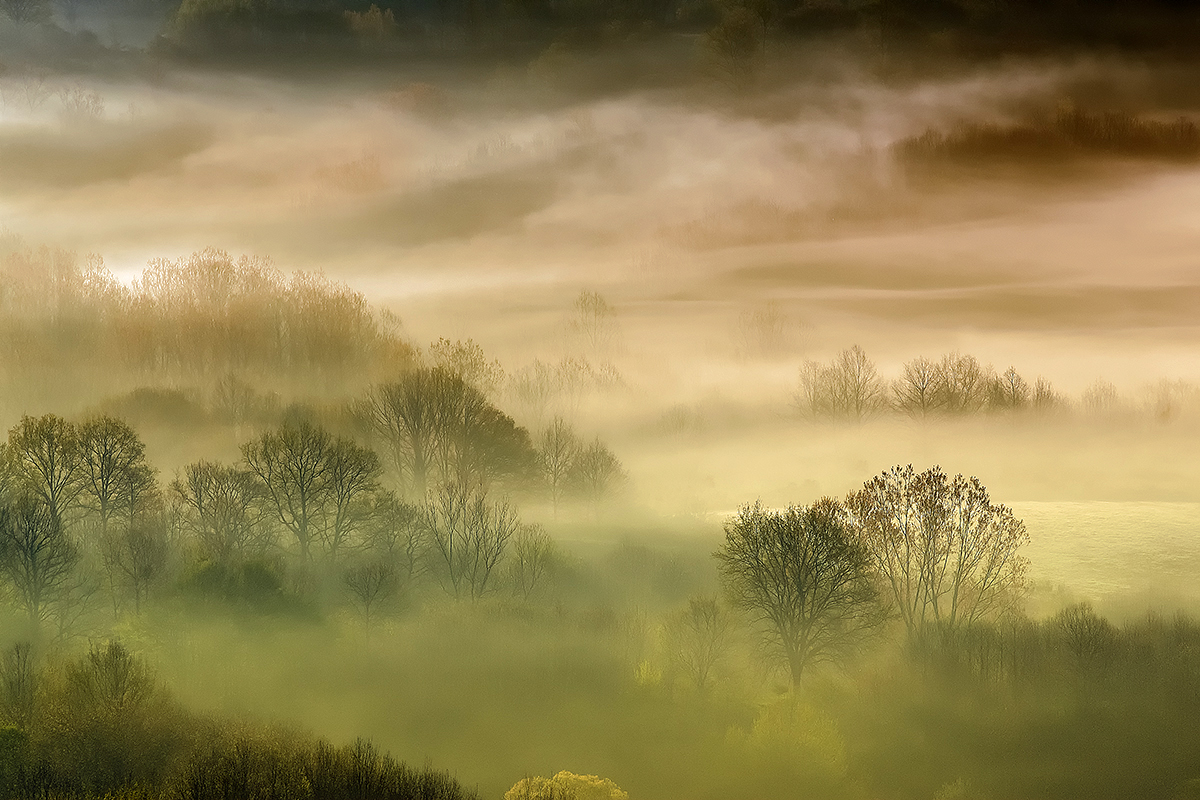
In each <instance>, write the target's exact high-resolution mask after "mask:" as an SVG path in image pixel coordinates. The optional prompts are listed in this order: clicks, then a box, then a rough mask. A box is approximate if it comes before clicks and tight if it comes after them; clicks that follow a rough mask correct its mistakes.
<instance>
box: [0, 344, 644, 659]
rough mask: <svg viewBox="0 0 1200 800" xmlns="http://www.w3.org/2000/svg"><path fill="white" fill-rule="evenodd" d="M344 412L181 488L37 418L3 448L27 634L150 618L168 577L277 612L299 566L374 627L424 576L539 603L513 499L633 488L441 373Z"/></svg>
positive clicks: (543, 538) (290, 428)
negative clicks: (98, 620) (337, 425)
mask: <svg viewBox="0 0 1200 800" xmlns="http://www.w3.org/2000/svg"><path fill="white" fill-rule="evenodd" d="M346 415H347V416H348V417H349V421H348V422H347V423H346V428H347V432H343V433H337V432H335V431H334V430H332V429H331V428H330V427H328V426H327V425H324V424H322V422H321V421H320V420H319V419H318V418H317V417H316V415H314V414H312V413H308V414H306V413H303V412H302V411H295V412H293V414H292V415H291V416H289V417H287V418H285V419H284V420H283V422H282V423H280V424H279V425H278V426H276V427H275V428H273V429H270V430H267V431H265V432H263V433H261V434H259V435H257V436H255V437H253V438H251V439H249V440H248V441H245V442H243V444H242V446H241V459H240V460H239V461H237V462H235V463H232V464H225V463H218V462H213V461H205V460H201V461H197V462H194V463H191V464H188V465H186V466H184V467H183V468H181V469H180V470H178V472H177V474H176V475H175V477H174V478H173V479H172V480H170V481H160V480H159V477H158V471H157V470H156V469H155V468H154V466H153V465H152V464H151V463H150V462H149V460H148V458H147V456H146V448H145V445H144V443H143V442H142V440H141V439H140V437H139V436H138V434H137V433H136V432H135V431H134V430H133V428H131V427H130V426H129V425H128V424H127V423H125V422H124V421H122V420H121V419H118V418H115V417H111V416H104V415H100V416H93V417H88V418H86V419H84V420H82V421H80V422H78V423H76V422H73V421H70V420H67V419H64V418H62V417H59V416H57V415H53V414H47V415H44V416H41V417H28V416H26V417H24V418H22V420H21V421H20V422H19V423H18V424H17V425H16V426H14V427H13V428H12V430H10V431H9V435H8V439H7V441H6V442H5V443H3V445H0V574H2V575H3V576H4V578H5V584H6V585H7V586H8V587H9V588H10V589H11V594H12V597H13V598H14V599H15V601H16V604H17V605H18V606H19V607H20V608H21V610H22V611H23V612H24V614H25V616H26V617H27V618H28V620H29V622H30V624H31V625H33V626H34V627H35V628H37V627H43V626H49V627H50V628H51V629H54V630H56V632H57V633H56V635H58V636H62V635H65V634H66V633H67V632H68V630H69V629H70V628H71V626H72V625H73V624H74V623H75V622H76V621H77V620H78V618H79V616H80V615H81V614H83V613H84V612H85V610H86V609H87V608H88V607H89V606H94V605H95V601H96V599H97V598H98V597H100V596H101V595H103V594H107V595H108V596H109V597H110V599H111V602H112V604H113V609H114V614H115V613H118V607H119V606H121V605H126V606H131V607H132V611H133V613H134V614H137V613H139V612H140V609H141V606H142V604H143V603H144V602H145V600H146V599H147V598H148V597H149V596H150V595H151V594H153V593H154V592H156V591H159V590H161V589H162V588H163V587H164V585H165V584H167V583H169V578H171V577H172V576H174V578H175V579H177V582H182V584H184V585H186V586H190V587H191V588H192V589H194V590H196V591H200V592H202V593H208V594H213V595H216V596H218V597H225V598H226V599H240V600H245V601H251V602H258V601H264V602H268V603H270V602H279V601H280V600H281V598H282V596H283V595H284V594H286V592H285V589H286V587H285V586H284V584H283V576H284V575H285V574H288V572H289V569H290V571H291V573H292V574H295V575H304V574H309V575H311V576H315V579H316V580H317V581H318V583H317V585H314V586H313V587H311V589H312V592H315V596H317V597H321V596H324V597H328V596H330V595H331V594H336V592H343V593H344V594H345V595H346V597H347V598H348V600H349V602H350V603H351V604H352V605H354V606H355V607H356V608H357V609H358V610H359V611H360V612H361V613H362V615H363V616H364V618H365V620H366V622H367V624H368V626H369V624H370V620H371V617H372V615H373V613H375V612H377V611H378V608H379V606H380V605H382V604H385V603H387V602H388V601H389V600H392V599H394V598H395V596H396V595H397V594H399V593H402V592H404V591H406V590H408V589H411V588H412V587H413V585H414V584H416V583H417V582H418V581H420V580H423V579H424V580H427V582H429V583H431V584H434V585H439V586H441V587H442V588H443V589H444V590H445V591H446V592H447V593H448V594H449V595H451V596H453V597H455V598H462V599H473V600H477V599H480V598H482V597H484V596H486V595H489V594H492V593H495V592H497V591H499V589H500V588H501V586H504V587H508V588H510V589H511V591H512V592H513V593H514V594H518V595H522V596H525V597H528V596H529V595H530V594H531V593H532V592H533V591H534V590H535V588H536V586H537V584H538V582H539V580H541V578H542V577H543V576H544V574H545V571H546V569H547V567H548V564H549V562H550V560H551V559H552V558H553V546H552V543H551V542H550V540H549V537H548V536H547V535H546V533H545V531H544V530H542V529H541V528H540V527H538V526H535V525H530V524H526V523H524V522H522V521H521V519H520V514H519V512H518V510H517V505H516V503H515V501H514V500H513V499H512V498H518V497H519V498H524V499H527V500H528V499H532V500H542V501H546V502H549V503H550V504H551V505H552V507H553V509H554V512H555V514H557V512H558V509H559V506H560V504H562V503H563V502H565V501H568V500H569V501H575V502H578V503H580V504H582V506H581V507H582V508H583V509H585V510H590V511H591V512H592V513H595V511H596V510H597V509H598V507H599V505H600V504H601V503H603V502H606V501H607V500H608V499H609V498H610V497H611V496H612V495H613V494H614V492H615V491H616V490H617V489H618V488H619V487H620V484H621V483H622V482H623V480H624V470H623V468H622V467H621V464H620V462H619V461H618V460H617V458H616V457H615V456H614V455H613V454H612V452H611V451H610V450H609V449H608V448H607V446H606V445H604V444H603V443H602V442H601V441H600V440H599V439H595V440H593V441H591V442H590V443H587V442H585V441H584V440H582V439H581V438H580V437H579V435H578V434H577V433H576V432H575V431H574V429H573V428H571V426H569V425H568V424H567V423H566V422H564V421H563V420H562V419H557V418H556V419H555V420H554V421H553V422H552V423H551V424H550V425H548V426H547V428H546V430H545V431H543V432H542V433H541V434H540V435H539V436H538V439H537V441H536V442H535V441H534V440H533V438H532V437H531V436H530V435H529V433H528V432H527V431H526V430H525V429H524V428H522V427H520V426H518V425H517V424H516V423H514V422H513V421H512V419H511V418H509V417H508V416H507V415H505V414H504V413H503V412H501V411H499V410H498V409H497V408H495V406H493V405H492V404H491V403H490V402H489V401H488V400H487V399H486V398H485V397H484V396H483V395H482V393H481V392H479V391H478V390H477V389H474V388H473V387H471V386H470V385H469V384H467V383H466V382H465V381H464V380H463V379H462V378H461V377H459V376H458V375H456V374H454V373H452V372H449V371H447V370H445V369H443V368H440V367H432V368H417V369H414V370H410V371H409V372H406V373H403V374H402V375H401V377H400V378H399V379H398V380H395V381H392V382H388V383H383V384H379V385H377V386H375V387H373V388H372V389H371V390H370V391H369V392H368V393H367V394H366V396H365V397H364V398H363V399H361V400H360V401H357V402H356V403H354V404H352V405H351V406H350V408H349V409H348V410H347V411H346ZM356 434H357V435H356ZM381 454H382V455H381Z"/></svg>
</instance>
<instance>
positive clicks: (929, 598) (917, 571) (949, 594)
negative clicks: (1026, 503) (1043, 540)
mask: <svg viewBox="0 0 1200 800" xmlns="http://www.w3.org/2000/svg"><path fill="white" fill-rule="evenodd" d="M846 504H847V507H848V508H849V509H850V511H851V514H852V515H853V520H854V525H855V528H856V530H857V535H858V536H859V538H860V540H861V542H862V543H863V545H864V546H865V548H866V550H867V552H868V553H869V554H870V556H871V559H872V561H873V563H874V566H875V569H876V570H877V571H878V572H879V574H880V575H881V576H882V578H883V580H884V581H885V582H886V584H887V585H888V587H889V588H890V594H891V596H892V600H893V601H894V603H895V607H896V610H897V612H898V613H899V615H900V617H901V618H902V619H903V620H904V623H905V625H906V626H907V628H908V631H909V634H910V635H917V634H920V633H922V632H923V631H924V630H925V628H926V627H927V626H929V625H934V626H936V629H937V630H939V631H940V632H941V633H942V634H943V635H950V634H953V633H954V632H955V631H956V630H958V629H959V628H961V627H963V626H966V625H970V624H972V623H975V622H979V621H982V620H985V619H989V618H993V617H996V616H998V615H1001V614H1003V613H1005V612H1008V611H1011V610H1012V609H1013V608H1014V607H1015V602H1016V600H1017V599H1018V598H1019V595H1020V593H1021V591H1022V590H1023V588H1024V581H1025V563H1026V562H1025V559H1023V558H1022V557H1021V556H1020V555H1018V550H1019V549H1020V547H1021V546H1022V545H1024V544H1025V543H1027V542H1028V541H1029V535H1028V534H1027V533H1026V532H1025V525H1024V524H1023V523H1022V522H1021V521H1020V520H1019V519H1017V518H1016V517H1015V516H1014V515H1013V513H1012V510H1011V509H1009V508H1007V507H1006V506H1002V505H994V504H992V502H991V499H990V498H989V497H988V493H987V489H985V488H984V487H983V484H981V483H980V482H979V480H978V479H977V478H974V477H972V478H964V477H963V476H962V475H956V476H955V477H954V478H953V479H950V478H947V477H946V474H945V473H943V472H942V471H941V469H940V468H938V467H933V468H931V469H928V470H926V471H925V472H921V473H917V472H915V471H914V470H913V468H912V465H909V466H906V467H899V466H897V467H893V468H892V469H890V470H888V471H887V472H884V473H883V474H882V475H879V476H877V477H875V478H873V479H871V480H870V481H868V482H867V483H866V484H864V485H863V488H862V489H860V490H858V491H856V492H852V493H851V494H850V496H849V497H848V498H847V500H846Z"/></svg>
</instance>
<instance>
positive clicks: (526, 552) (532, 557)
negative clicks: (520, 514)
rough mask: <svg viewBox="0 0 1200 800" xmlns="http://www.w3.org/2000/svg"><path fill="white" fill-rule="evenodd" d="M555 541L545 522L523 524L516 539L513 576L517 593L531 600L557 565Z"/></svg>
mask: <svg viewBox="0 0 1200 800" xmlns="http://www.w3.org/2000/svg"><path fill="white" fill-rule="evenodd" d="M555 556H556V551H555V547H554V540H553V539H551V538H550V534H548V533H546V529H545V528H543V527H542V526H541V525H522V526H520V528H518V529H517V533H516V535H515V536H513V539H512V557H511V558H510V559H509V576H510V578H511V580H512V586H513V592H514V593H515V594H517V595H518V596H519V597H520V598H521V599H522V600H524V601H526V602H528V601H529V600H530V599H531V598H532V597H533V595H534V593H535V592H536V591H537V589H538V587H539V586H540V585H541V584H542V583H543V582H544V580H545V577H546V573H547V572H548V571H549V570H550V568H551V567H552V566H553V564H554V560H555Z"/></svg>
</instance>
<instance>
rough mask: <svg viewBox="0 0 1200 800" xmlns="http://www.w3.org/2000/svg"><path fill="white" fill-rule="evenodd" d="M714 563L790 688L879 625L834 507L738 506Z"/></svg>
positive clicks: (866, 577)
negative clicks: (777, 659)
mask: <svg viewBox="0 0 1200 800" xmlns="http://www.w3.org/2000/svg"><path fill="white" fill-rule="evenodd" d="M715 555H716V558H717V561H718V563H719V567H720V572H721V580H722V583H723V584H724V586H725V590H726V592H727V594H728V596H729V598H730V600H731V601H732V602H733V604H734V605H736V606H738V607H740V608H742V609H744V610H745V611H746V612H747V613H749V614H750V616H751V618H752V619H753V620H754V622H755V624H756V625H757V626H758V628H759V632H760V633H761V634H762V636H763V640H764V643H765V644H766V645H767V646H768V647H769V648H770V650H771V651H772V652H773V653H774V654H776V655H777V656H779V657H780V658H781V659H782V660H783V662H784V663H785V664H786V665H787V667H788V669H789V671H790V674H791V679H792V686H793V687H794V688H796V687H799V685H800V679H801V677H802V676H803V674H804V671H805V669H806V668H808V667H809V666H811V665H813V664H817V663H821V662H830V661H836V660H838V659H840V658H841V657H843V656H844V655H846V654H847V653H848V652H850V651H852V650H853V649H854V648H855V647H856V646H857V645H859V644H860V643H861V641H862V640H863V637H864V636H866V635H867V634H868V633H869V632H870V631H872V630H873V629H874V628H875V627H876V626H877V625H878V624H879V622H880V621H881V619H882V616H881V614H880V613H879V604H878V601H877V593H876V590H875V586H874V584H873V582H872V581H871V578H870V567H871V558H870V555H869V554H868V553H867V552H866V550H865V548H863V546H862V545H861V544H860V543H859V542H858V541H857V539H856V538H855V537H854V535H853V532H852V531H851V529H850V527H849V523H848V520H847V517H846V512H845V509H843V508H842V506H841V504H840V503H838V502H837V501H836V500H832V499H829V498H826V499H824V500H820V501H818V502H816V503H814V504H813V505H811V506H790V507H788V508H787V509H786V510H784V511H772V510H769V509H766V508H764V507H763V506H762V504H761V503H755V504H754V505H747V506H743V507H742V508H741V510H739V511H738V513H737V515H736V516H735V517H734V518H733V519H731V520H729V521H728V522H727V523H726V524H725V541H724V543H723V544H722V545H721V547H720V549H718V550H717V552H716V554H715Z"/></svg>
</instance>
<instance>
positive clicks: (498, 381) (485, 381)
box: [429, 338, 504, 397]
mask: <svg viewBox="0 0 1200 800" xmlns="http://www.w3.org/2000/svg"><path fill="white" fill-rule="evenodd" d="M429 355H430V356H432V357H433V362H434V364H436V365H437V366H438V367H441V368H442V369H444V370H446V371H447V372H450V373H452V374H454V375H457V376H458V377H460V378H462V379H463V380H464V381H465V382H466V383H468V384H470V385H471V386H474V387H475V388H476V389H478V390H479V391H480V392H482V393H483V394H484V395H485V396H487V397H495V396H496V394H497V392H499V391H500V387H502V386H503V385H504V367H502V366H500V362H499V361H497V360H495V359H493V360H491V361H489V360H488V358H487V355H485V354H484V352H483V348H482V347H480V346H479V345H478V344H476V343H475V341H474V340H472V339H467V340H466V341H465V342H463V341H454V342H451V341H450V340H449V339H444V338H443V339H438V340H437V341H436V342H434V343H433V344H431V345H429Z"/></svg>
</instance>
